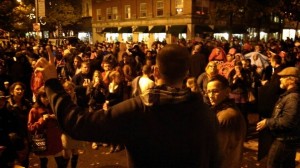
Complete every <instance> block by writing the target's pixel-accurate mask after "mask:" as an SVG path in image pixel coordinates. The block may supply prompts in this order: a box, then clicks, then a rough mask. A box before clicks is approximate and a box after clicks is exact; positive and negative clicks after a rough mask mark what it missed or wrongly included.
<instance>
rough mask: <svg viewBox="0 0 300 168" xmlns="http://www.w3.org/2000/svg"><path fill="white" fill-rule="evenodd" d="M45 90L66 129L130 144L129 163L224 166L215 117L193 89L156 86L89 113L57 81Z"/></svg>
mask: <svg viewBox="0 0 300 168" xmlns="http://www.w3.org/2000/svg"><path fill="white" fill-rule="evenodd" d="M45 89H46V93H47V95H48V98H49V100H50V104H51V107H52V108H53V111H54V112H55V113H56V116H57V119H58V122H59V124H60V126H61V128H62V129H63V131H65V132H66V133H67V134H69V135H70V136H71V137H73V138H75V139H78V140H85V141H92V142H114V143H118V144H124V145H126V149H127V152H128V159H129V167H181V168H182V167H201V168H214V167H219V156H220V155H219V148H218V142H217V127H218V124H217V123H218V122H217V119H216V116H215V115H214V113H213V112H211V111H210V110H209V108H208V107H207V106H206V105H205V104H204V103H203V102H202V101H201V98H199V97H197V96H196V95H192V94H191V92H189V91H188V90H176V89H170V88H168V87H159V88H153V89H150V90H149V93H146V94H143V95H145V96H137V97H135V98H132V99H128V100H126V101H124V102H121V103H119V104H117V105H115V106H112V107H111V108H110V109H108V110H107V111H103V110H100V111H96V112H90V113H88V112H84V111H83V109H82V108H80V107H78V106H76V105H74V104H73V103H72V101H71V99H70V97H69V96H68V94H67V93H66V92H65V91H64V89H63V88H62V86H61V85H60V84H59V81H58V80H56V79H50V80H48V81H46V83H45Z"/></svg>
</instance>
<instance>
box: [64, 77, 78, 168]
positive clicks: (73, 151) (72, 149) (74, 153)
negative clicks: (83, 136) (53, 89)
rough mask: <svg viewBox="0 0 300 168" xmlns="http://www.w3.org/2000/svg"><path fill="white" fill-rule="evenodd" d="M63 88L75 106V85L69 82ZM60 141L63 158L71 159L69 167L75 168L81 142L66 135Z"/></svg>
mask: <svg viewBox="0 0 300 168" xmlns="http://www.w3.org/2000/svg"><path fill="white" fill-rule="evenodd" d="M63 87H64V89H65V91H66V92H67V93H68V94H69V95H70V96H71V99H72V101H73V102H74V103H75V104H77V97H76V92H75V84H74V83H73V82H71V81H66V82H65V83H63ZM61 140H62V145H63V148H64V150H63V156H64V158H65V159H66V160H67V162H68V160H70V158H71V167H72V168H76V167H77V162H78V157H79V153H78V150H79V148H81V147H82V142H81V141H77V140H74V139H72V138H71V137H70V136H68V135H67V134H64V133H63V134H62V135H61Z"/></svg>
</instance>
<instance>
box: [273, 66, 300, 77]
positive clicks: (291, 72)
mask: <svg viewBox="0 0 300 168" xmlns="http://www.w3.org/2000/svg"><path fill="white" fill-rule="evenodd" d="M278 75H279V76H294V77H300V74H299V69H298V68H296V67H287V68H284V69H283V70H282V71H280V72H279V73H278Z"/></svg>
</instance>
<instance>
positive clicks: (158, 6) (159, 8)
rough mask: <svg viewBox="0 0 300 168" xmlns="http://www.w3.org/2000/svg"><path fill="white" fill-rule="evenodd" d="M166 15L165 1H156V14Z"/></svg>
mask: <svg viewBox="0 0 300 168" xmlns="http://www.w3.org/2000/svg"><path fill="white" fill-rule="evenodd" d="M163 15H164V2H163V1H157V2H156V16H163Z"/></svg>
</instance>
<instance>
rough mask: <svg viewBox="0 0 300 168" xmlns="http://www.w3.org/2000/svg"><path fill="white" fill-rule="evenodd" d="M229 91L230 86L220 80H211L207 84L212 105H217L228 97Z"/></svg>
mask: <svg viewBox="0 0 300 168" xmlns="http://www.w3.org/2000/svg"><path fill="white" fill-rule="evenodd" d="M229 92H230V89H229V88H228V87H224V86H223V85H222V83H221V82H220V81H218V80H214V81H210V82H209V83H208V84H207V92H206V93H207V96H208V98H209V101H210V104H211V105H212V106H216V105H218V104H220V103H221V102H222V101H224V100H225V99H227V97H228V95H229Z"/></svg>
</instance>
